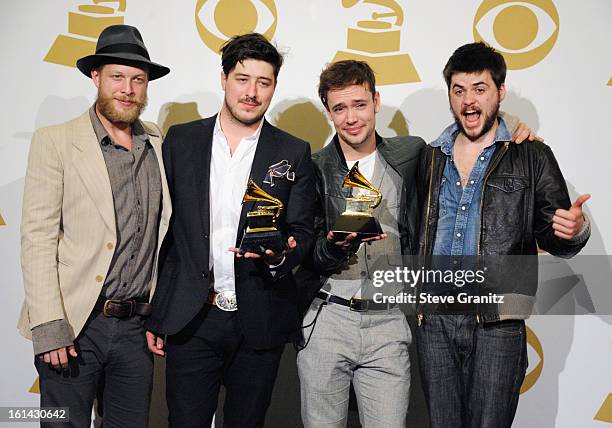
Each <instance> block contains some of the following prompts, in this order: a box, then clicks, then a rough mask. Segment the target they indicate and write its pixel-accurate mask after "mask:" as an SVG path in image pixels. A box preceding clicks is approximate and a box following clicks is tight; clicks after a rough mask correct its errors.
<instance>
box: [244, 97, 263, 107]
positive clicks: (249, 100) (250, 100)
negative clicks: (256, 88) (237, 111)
mask: <svg viewBox="0 0 612 428" xmlns="http://www.w3.org/2000/svg"><path fill="white" fill-rule="evenodd" d="M240 102H245V103H249V104H256V105H261V103H260V102H259V100H258V99H257V97H249V96H248V95H247V96H245V97H244V98H241V99H240Z"/></svg>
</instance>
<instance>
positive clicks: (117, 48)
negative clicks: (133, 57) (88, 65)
mask: <svg viewBox="0 0 612 428" xmlns="http://www.w3.org/2000/svg"><path fill="white" fill-rule="evenodd" d="M115 53H132V54H137V55H141V56H143V57H145V58H146V59H147V61H150V58H149V53H148V52H147V50H146V49H145V48H143V47H142V46H139V45H136V44H133V43H117V44H114V45H108V46H104V47H102V48H100V49H97V50H96V55H98V54H115Z"/></svg>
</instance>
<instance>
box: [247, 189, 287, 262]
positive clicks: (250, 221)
mask: <svg viewBox="0 0 612 428" xmlns="http://www.w3.org/2000/svg"><path fill="white" fill-rule="evenodd" d="M245 202H267V203H269V204H270V205H260V206H258V207H257V208H256V209H255V210H254V211H249V212H248V213H247V228H246V231H245V232H244V235H243V236H242V241H240V249H239V251H240V253H241V254H244V253H246V252H249V253H257V254H264V253H265V251H266V250H272V251H274V252H275V253H278V252H281V251H283V250H284V249H286V248H287V240H286V239H285V238H284V237H283V235H282V234H281V232H280V231H279V230H278V229H277V228H276V221H277V220H278V217H279V216H280V214H281V211H282V210H283V203H282V202H281V201H280V200H278V199H276V198H275V197H273V196H270V195H269V194H268V193H266V192H265V191H264V190H263V189H262V188H261V187H259V186H258V185H257V184H255V182H254V181H253V179H252V178H249V183H248V184H247V189H246V192H245V193H244V197H243V198H242V203H243V204H244V203H245Z"/></svg>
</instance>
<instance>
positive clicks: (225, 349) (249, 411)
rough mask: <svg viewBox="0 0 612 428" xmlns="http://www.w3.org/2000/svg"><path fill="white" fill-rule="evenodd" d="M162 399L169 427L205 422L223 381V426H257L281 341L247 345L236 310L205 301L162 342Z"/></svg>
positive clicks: (269, 391) (265, 406)
mask: <svg viewBox="0 0 612 428" xmlns="http://www.w3.org/2000/svg"><path fill="white" fill-rule="evenodd" d="M166 350H167V356H166V399H167V402H168V411H169V422H170V426H171V427H176V428H188V427H210V425H211V422H212V418H213V415H214V413H215V410H216V408H217V400H218V396H219V388H220V386H221V384H222V383H223V384H224V385H225V390H226V393H225V404H224V406H223V421H224V426H226V427H240V428H246V427H261V426H263V424H264V420H265V415H266V411H267V409H268V405H269V404H270V398H271V396H272V389H273V387H274V381H275V380H276V374H277V371H278V366H279V363H280V357H281V354H282V352H283V347H282V346H281V347H278V348H274V349H270V350H254V349H251V348H250V347H249V346H248V345H247V344H246V343H245V341H244V338H243V337H242V334H241V332H240V326H239V321H238V316H237V312H224V311H222V310H220V309H218V308H217V307H216V306H211V305H205V307H204V309H203V310H202V311H201V312H200V314H198V316H197V317H196V318H195V319H194V320H193V321H192V322H191V323H190V324H189V325H188V326H187V327H186V328H185V329H184V330H183V331H182V332H180V333H179V334H177V335H174V336H169V337H168V341H167V344H166Z"/></svg>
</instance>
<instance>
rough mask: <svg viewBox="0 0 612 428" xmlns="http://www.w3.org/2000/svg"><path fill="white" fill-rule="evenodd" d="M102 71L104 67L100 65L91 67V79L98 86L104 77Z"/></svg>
mask: <svg viewBox="0 0 612 428" xmlns="http://www.w3.org/2000/svg"><path fill="white" fill-rule="evenodd" d="M101 71H102V68H100V67H96V68H92V69H91V80H93V82H94V85H96V88H99V87H100V79H101V77H102V73H101Z"/></svg>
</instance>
